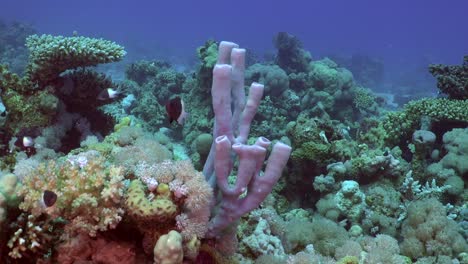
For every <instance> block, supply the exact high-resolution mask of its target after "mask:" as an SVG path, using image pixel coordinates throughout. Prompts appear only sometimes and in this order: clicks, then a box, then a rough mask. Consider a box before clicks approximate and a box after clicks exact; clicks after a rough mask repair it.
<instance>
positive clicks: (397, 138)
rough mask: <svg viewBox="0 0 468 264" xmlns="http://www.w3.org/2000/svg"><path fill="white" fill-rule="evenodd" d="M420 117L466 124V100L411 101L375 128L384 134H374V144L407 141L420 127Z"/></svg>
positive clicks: (467, 116)
mask: <svg viewBox="0 0 468 264" xmlns="http://www.w3.org/2000/svg"><path fill="white" fill-rule="evenodd" d="M422 117H428V118H430V120H431V121H432V122H463V123H468V99H467V100H450V99H446V98H426V99H422V100H418V101H411V102H409V103H408V104H407V105H405V108H404V109H403V110H401V111H396V112H390V113H388V114H387V116H386V117H385V118H384V120H383V121H382V122H381V123H380V124H379V128H377V130H383V131H384V133H383V132H379V133H374V136H378V137H379V138H376V139H375V140H376V142H380V145H397V144H398V143H399V142H405V141H407V140H409V139H410V138H411V135H412V133H413V132H414V131H415V130H417V129H419V127H420V126H421V118H422ZM374 130H375V129H374ZM374 132H375V131H374Z"/></svg>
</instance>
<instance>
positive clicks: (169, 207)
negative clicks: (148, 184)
mask: <svg viewBox="0 0 468 264" xmlns="http://www.w3.org/2000/svg"><path fill="white" fill-rule="evenodd" d="M125 206H126V208H127V210H128V213H129V214H130V215H131V216H133V217H134V218H136V219H137V220H138V221H143V222H148V223H151V222H153V223H164V222H167V221H169V220H173V219H174V218H175V216H176V215H177V210H178V209H177V206H176V205H175V204H174V202H173V201H172V200H171V199H170V198H169V197H167V196H166V195H164V196H159V195H158V196H156V197H155V198H154V199H153V200H149V199H148V198H147V197H146V195H145V186H144V185H143V183H142V182H141V181H140V180H133V181H132V182H131V183H130V186H129V187H128V190H127V194H126V200H125Z"/></svg>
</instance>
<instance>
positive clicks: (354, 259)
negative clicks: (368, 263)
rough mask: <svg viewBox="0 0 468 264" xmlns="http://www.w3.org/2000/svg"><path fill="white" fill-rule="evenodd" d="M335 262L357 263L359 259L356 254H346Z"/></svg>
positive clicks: (341, 263) (339, 263)
mask: <svg viewBox="0 0 468 264" xmlns="http://www.w3.org/2000/svg"><path fill="white" fill-rule="evenodd" d="M337 264H359V259H358V258H357V257H356V256H346V257H343V258H341V259H340V260H339V261H338V262H337Z"/></svg>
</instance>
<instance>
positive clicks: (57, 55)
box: [26, 35, 126, 84]
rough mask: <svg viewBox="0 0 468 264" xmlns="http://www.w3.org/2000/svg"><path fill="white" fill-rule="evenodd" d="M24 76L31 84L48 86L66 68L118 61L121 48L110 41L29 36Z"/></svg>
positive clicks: (122, 49) (122, 52) (122, 50)
mask: <svg viewBox="0 0 468 264" xmlns="http://www.w3.org/2000/svg"><path fill="white" fill-rule="evenodd" d="M26 46H27V47H28V49H29V52H30V56H29V65H28V68H27V73H28V75H29V76H30V77H31V80H32V81H37V82H39V83H41V84H47V83H49V82H50V81H52V80H54V79H56V78H57V77H58V76H59V74H60V73H62V72H64V71H65V70H67V69H74V68H77V67H87V66H95V65H97V64H100V63H109V62H115V61H119V60H121V59H122V58H123V56H125V54H126V52H125V50H124V48H123V47H122V46H120V45H118V44H116V43H114V42H112V41H108V40H104V39H95V38H87V37H82V36H79V37H63V36H52V35H41V36H38V35H31V36H29V37H28V38H27V39H26Z"/></svg>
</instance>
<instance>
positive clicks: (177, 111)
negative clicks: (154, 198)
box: [166, 96, 187, 125]
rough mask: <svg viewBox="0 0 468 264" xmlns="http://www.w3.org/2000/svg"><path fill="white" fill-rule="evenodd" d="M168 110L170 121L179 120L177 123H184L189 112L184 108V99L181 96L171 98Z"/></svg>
mask: <svg viewBox="0 0 468 264" xmlns="http://www.w3.org/2000/svg"><path fill="white" fill-rule="evenodd" d="M166 112H167V115H168V116H169V123H171V124H172V122H174V121H177V123H179V124H180V125H182V124H183V123H184V121H185V118H186V117H187V113H186V112H185V109H184V101H182V99H181V98H180V97H179V96H177V97H175V98H173V99H171V100H170V101H169V102H168V103H167V104H166Z"/></svg>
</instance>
